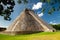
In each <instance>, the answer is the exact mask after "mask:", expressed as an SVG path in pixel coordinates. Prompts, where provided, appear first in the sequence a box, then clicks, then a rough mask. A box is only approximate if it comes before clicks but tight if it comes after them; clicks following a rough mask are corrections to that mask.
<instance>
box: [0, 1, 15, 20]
mask: <svg viewBox="0 0 60 40" xmlns="http://www.w3.org/2000/svg"><path fill="white" fill-rule="evenodd" d="M14 5H15V2H14V0H0V16H3V17H4V19H5V20H11V18H10V15H11V12H13V8H14Z"/></svg>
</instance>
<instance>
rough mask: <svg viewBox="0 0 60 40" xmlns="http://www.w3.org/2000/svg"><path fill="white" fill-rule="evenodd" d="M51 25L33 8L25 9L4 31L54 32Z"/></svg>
mask: <svg viewBox="0 0 60 40" xmlns="http://www.w3.org/2000/svg"><path fill="white" fill-rule="evenodd" d="M54 31H56V30H55V29H54V28H53V27H52V26H50V25H49V24H47V23H46V22H44V21H43V20H42V19H41V18H40V17H38V15H37V14H35V13H34V11H33V10H30V9H25V10H23V11H22V12H21V13H20V15H19V16H18V17H17V18H16V19H15V20H14V22H13V23H12V24H11V25H10V26H9V27H8V28H7V30H6V32H14V33H33V32H54Z"/></svg>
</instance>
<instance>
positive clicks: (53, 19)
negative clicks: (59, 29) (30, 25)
mask: <svg viewBox="0 0 60 40" xmlns="http://www.w3.org/2000/svg"><path fill="white" fill-rule="evenodd" d="M40 3H41V2H39V0H29V3H28V4H23V3H22V4H18V3H17V0H15V4H16V5H15V7H14V12H12V14H11V18H12V20H11V21H6V20H4V18H3V17H1V16H0V27H8V26H9V25H10V24H11V23H12V22H13V21H14V20H15V18H16V17H17V16H18V15H20V13H21V12H22V11H23V10H24V9H25V8H30V9H32V10H34V11H35V13H37V15H38V16H39V17H40V18H42V19H43V20H44V21H46V22H47V23H50V24H59V23H60V11H55V12H53V14H52V15H49V14H48V13H47V12H45V13H44V14H43V13H41V12H40V11H41V10H40V9H41V8H42V7H43V6H44V5H45V4H43V3H42V4H41V5H40V6H39V4H40ZM34 5H35V6H36V7H38V8H37V9H33V7H35V6H34ZM57 5H58V4H56V5H54V6H55V7H56V8H57ZM46 6H47V5H46Z"/></svg>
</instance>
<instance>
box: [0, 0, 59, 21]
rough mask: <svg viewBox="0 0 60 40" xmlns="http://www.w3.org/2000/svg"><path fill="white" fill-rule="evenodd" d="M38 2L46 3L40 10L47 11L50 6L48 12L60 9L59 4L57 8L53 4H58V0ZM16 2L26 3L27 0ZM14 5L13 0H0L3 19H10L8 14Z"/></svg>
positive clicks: (0, 12)
mask: <svg viewBox="0 0 60 40" xmlns="http://www.w3.org/2000/svg"><path fill="white" fill-rule="evenodd" d="M40 2H42V3H46V4H48V6H47V7H42V12H45V11H47V9H48V8H50V9H49V10H48V14H52V13H53V12H55V11H59V10H60V5H58V6H57V8H55V6H54V5H55V4H56V3H58V4H60V0H40ZM18 3H19V4H20V3H24V4H26V3H28V0H18ZM14 5H15V1H14V0H0V16H3V17H4V19H5V20H8V21H10V20H11V18H10V15H11V12H13V8H14ZM5 6H6V7H5ZM4 7H5V8H4Z"/></svg>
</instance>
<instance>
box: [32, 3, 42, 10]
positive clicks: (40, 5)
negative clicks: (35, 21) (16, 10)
mask: <svg viewBox="0 0 60 40" xmlns="http://www.w3.org/2000/svg"><path fill="white" fill-rule="evenodd" d="M39 8H42V2H38V3H37V4H34V5H33V7H32V9H33V10H34V9H35V10H37V9H39Z"/></svg>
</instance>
